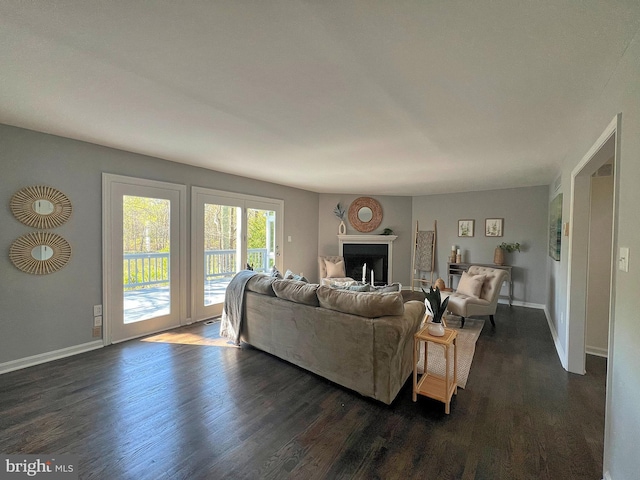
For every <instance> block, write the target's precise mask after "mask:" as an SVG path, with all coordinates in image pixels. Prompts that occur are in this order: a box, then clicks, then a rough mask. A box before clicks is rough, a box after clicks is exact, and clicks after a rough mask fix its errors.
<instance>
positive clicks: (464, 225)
mask: <svg viewBox="0 0 640 480" xmlns="http://www.w3.org/2000/svg"><path fill="white" fill-rule="evenodd" d="M474 223H475V220H458V236H459V237H473V227H474Z"/></svg>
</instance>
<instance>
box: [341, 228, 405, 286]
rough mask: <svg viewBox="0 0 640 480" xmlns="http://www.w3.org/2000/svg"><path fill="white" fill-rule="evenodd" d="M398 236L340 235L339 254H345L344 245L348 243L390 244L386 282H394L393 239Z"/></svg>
mask: <svg viewBox="0 0 640 480" xmlns="http://www.w3.org/2000/svg"><path fill="white" fill-rule="evenodd" d="M396 238H398V236H397V235H338V250H339V252H340V253H339V255H340V256H343V255H344V249H343V246H344V244H346V243H349V244H353V243H355V244H377V245H388V246H389V247H388V254H387V263H388V271H387V279H386V282H387V284H391V283H392V282H393V278H392V275H391V273H392V271H393V241H394V240H395V239H396Z"/></svg>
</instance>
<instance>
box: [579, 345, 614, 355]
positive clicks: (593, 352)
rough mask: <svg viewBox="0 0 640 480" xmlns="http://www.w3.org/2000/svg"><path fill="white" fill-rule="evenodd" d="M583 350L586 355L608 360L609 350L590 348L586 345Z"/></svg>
mask: <svg viewBox="0 0 640 480" xmlns="http://www.w3.org/2000/svg"><path fill="white" fill-rule="evenodd" d="M584 350H585V352H586V353H587V354H588V355H595V356H596V357H604V358H609V350H607V349H606V348H600V347H592V346H589V345H587V346H585V348H584Z"/></svg>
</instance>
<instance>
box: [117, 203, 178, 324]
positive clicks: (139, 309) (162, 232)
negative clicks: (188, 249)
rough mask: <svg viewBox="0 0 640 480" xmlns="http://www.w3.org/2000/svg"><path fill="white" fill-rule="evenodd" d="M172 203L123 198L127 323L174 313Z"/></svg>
mask: <svg viewBox="0 0 640 480" xmlns="http://www.w3.org/2000/svg"><path fill="white" fill-rule="evenodd" d="M170 226H171V202H170V201H169V200H167V199H163V198H149V197H138V196H133V195H124V196H123V198H122V251H123V255H122V257H123V267H122V271H123V282H122V286H123V321H124V323H133V322H142V321H144V320H149V319H151V318H155V317H159V316H163V315H169V314H170V313H171V277H170V275H169V272H170V264H171V262H170V260H171V241H170V235H169V233H170V231H171V228H170Z"/></svg>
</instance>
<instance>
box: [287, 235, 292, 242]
mask: <svg viewBox="0 0 640 480" xmlns="http://www.w3.org/2000/svg"><path fill="white" fill-rule="evenodd" d="M287 242H289V243H291V235H289V236H288V237H287Z"/></svg>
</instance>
